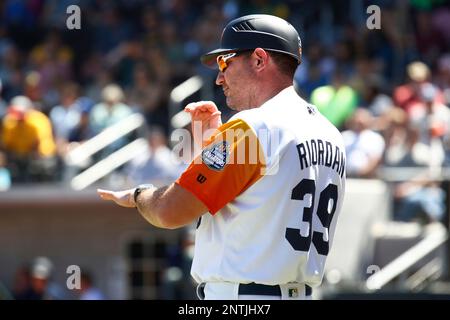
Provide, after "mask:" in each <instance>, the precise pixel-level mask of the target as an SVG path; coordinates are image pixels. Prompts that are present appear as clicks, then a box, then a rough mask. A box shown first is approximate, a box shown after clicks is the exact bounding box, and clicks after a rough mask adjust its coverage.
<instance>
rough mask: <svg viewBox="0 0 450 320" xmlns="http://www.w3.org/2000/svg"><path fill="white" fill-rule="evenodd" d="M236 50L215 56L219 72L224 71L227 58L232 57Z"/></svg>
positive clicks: (226, 65)
mask: <svg viewBox="0 0 450 320" xmlns="http://www.w3.org/2000/svg"><path fill="white" fill-rule="evenodd" d="M235 55H236V52H232V53H228V54H224V55H220V56H218V57H217V65H218V66H219V70H220V72H224V71H225V69H226V68H227V67H228V64H227V60H228V59H230V58H232V57H234V56H235Z"/></svg>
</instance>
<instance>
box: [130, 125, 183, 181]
mask: <svg viewBox="0 0 450 320" xmlns="http://www.w3.org/2000/svg"><path fill="white" fill-rule="evenodd" d="M147 140H148V148H147V149H145V150H143V151H142V153H141V154H140V155H139V156H138V157H136V158H134V159H133V160H132V161H131V162H130V164H129V165H128V166H127V167H126V168H125V173H126V176H127V177H128V179H129V184H130V185H136V184H142V183H149V182H151V183H153V184H155V185H161V186H162V185H166V184H167V183H171V182H173V181H175V179H176V178H177V177H178V176H179V174H180V173H181V172H182V168H181V167H180V166H179V165H178V164H177V163H176V162H175V158H174V156H173V155H172V151H171V150H170V148H169V147H168V145H167V137H166V135H165V133H164V131H163V130H162V128H158V127H152V128H150V129H149V131H148V133H147Z"/></svg>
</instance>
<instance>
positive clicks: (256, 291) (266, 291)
mask: <svg viewBox="0 0 450 320" xmlns="http://www.w3.org/2000/svg"><path fill="white" fill-rule="evenodd" d="M205 284H206V283H201V284H200V285H199V286H198V287H197V295H198V297H199V299H201V300H203V299H204V298H205V292H204V290H205ZM238 294H240V295H257V296H258V295H259V296H279V297H281V288H280V286H279V285H274V286H269V285H265V284H258V283H254V282H252V283H248V284H243V283H241V284H239V289H238ZM311 295H312V288H311V287H310V286H308V285H306V284H305V296H307V297H309V296H311Z"/></svg>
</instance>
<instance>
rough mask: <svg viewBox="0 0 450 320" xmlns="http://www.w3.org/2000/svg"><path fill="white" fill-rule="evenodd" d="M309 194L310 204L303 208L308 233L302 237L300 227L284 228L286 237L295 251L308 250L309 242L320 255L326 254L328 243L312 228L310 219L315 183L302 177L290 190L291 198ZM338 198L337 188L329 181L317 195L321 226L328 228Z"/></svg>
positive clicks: (320, 233) (299, 198)
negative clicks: (331, 203) (331, 201)
mask: <svg viewBox="0 0 450 320" xmlns="http://www.w3.org/2000/svg"><path fill="white" fill-rule="evenodd" d="M307 194H309V195H311V206H309V207H305V208H304V210H303V222H305V223H307V224H308V225H309V229H308V230H309V231H308V235H307V236H305V237H303V236H302V235H301V233H300V229H295V228H286V234H285V236H286V239H287V241H288V242H289V243H290V244H291V246H292V248H294V249H295V250H297V251H309V248H310V246H311V242H312V244H313V245H314V247H315V248H316V250H317V252H318V253H319V254H321V255H324V256H326V255H328V251H329V244H328V236H327V240H324V238H323V236H324V234H323V233H322V232H319V231H317V230H313V228H312V219H313V215H314V203H315V199H314V198H315V194H316V183H315V181H314V180H311V179H303V180H302V181H300V183H299V184H297V185H296V186H295V188H294V189H293V190H292V195H291V199H292V200H304V198H305V195H307ZM337 199H338V188H337V186H336V185H335V184H332V183H330V184H329V185H328V186H327V187H326V188H325V189H324V190H322V192H321V193H320V195H319V204H318V206H317V217H318V218H319V220H320V222H321V223H322V226H323V227H324V228H326V229H327V231H328V230H329V227H330V224H331V221H332V219H333V215H334V212H335V211H336V205H337ZM330 200H333V206H332V208H331V209H329V203H330Z"/></svg>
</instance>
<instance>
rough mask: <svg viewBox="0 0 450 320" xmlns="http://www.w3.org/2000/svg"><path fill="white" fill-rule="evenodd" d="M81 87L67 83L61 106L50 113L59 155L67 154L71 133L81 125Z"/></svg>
mask: <svg viewBox="0 0 450 320" xmlns="http://www.w3.org/2000/svg"><path fill="white" fill-rule="evenodd" d="M78 98H79V87H78V85H77V84H75V83H67V84H66V85H64V87H63V89H62V92H61V104H60V105H57V106H54V107H53V108H52V110H51V111H50V119H51V121H52V125H53V132H54V135H55V138H56V143H57V146H58V151H59V154H61V155H64V154H65V153H66V148H67V144H68V141H69V135H70V133H71V132H72V131H73V130H74V129H75V128H76V127H77V126H78V125H79V123H80V119H81V107H80V105H79V103H78Z"/></svg>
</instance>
